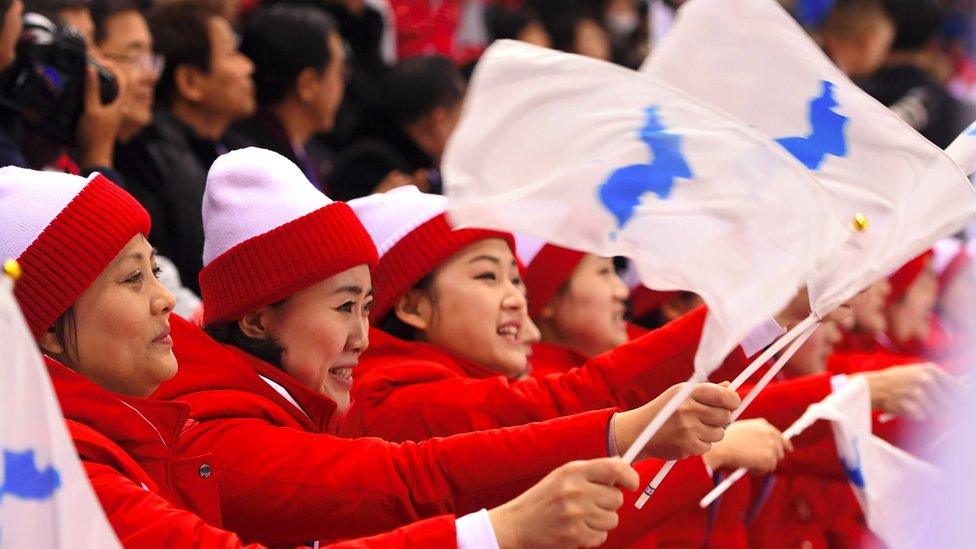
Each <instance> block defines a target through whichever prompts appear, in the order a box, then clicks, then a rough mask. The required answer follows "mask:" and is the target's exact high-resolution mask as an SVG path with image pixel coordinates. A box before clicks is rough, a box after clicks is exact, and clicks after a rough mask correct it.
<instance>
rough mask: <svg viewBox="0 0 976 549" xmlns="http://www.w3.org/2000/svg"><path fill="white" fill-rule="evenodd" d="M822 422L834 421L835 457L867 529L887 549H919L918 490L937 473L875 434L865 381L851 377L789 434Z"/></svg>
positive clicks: (921, 511) (920, 509) (809, 410)
mask: <svg viewBox="0 0 976 549" xmlns="http://www.w3.org/2000/svg"><path fill="white" fill-rule="evenodd" d="M818 420H827V421H830V422H831V424H830V426H831V428H832V429H833V431H834V442H835V443H836V444H837V454H838V455H839V456H840V460H841V465H842V466H843V468H844V472H845V473H846V475H847V482H848V483H849V484H850V486H851V490H853V492H854V495H855V496H856V497H857V500H858V503H860V505H861V509H862V510H863V511H864V516H865V518H866V519H867V523H868V528H869V529H870V530H871V531H872V532H874V534H875V535H877V536H878V537H879V538H881V540H882V541H884V542H885V544H886V545H887V546H889V547H892V548H895V549H899V548H902V547H905V548H907V547H921V546H923V544H924V540H923V539H922V538H921V535H922V534H923V533H924V530H923V529H922V528H921V523H922V522H923V520H922V519H923V517H925V516H926V510H925V506H924V505H923V502H922V501H920V499H921V498H920V491H919V490H918V487H919V486H927V485H931V484H932V483H933V481H935V480H936V479H937V478H939V476H938V475H939V472H938V470H937V469H936V468H935V467H933V466H932V465H931V464H929V463H927V462H925V461H922V460H920V459H918V458H916V457H914V456H912V455H911V454H909V453H907V452H905V451H904V450H902V449H900V448H898V447H896V446H892V445H891V444H889V443H888V442H886V441H885V440H883V439H881V438H878V437H876V436H874V435H873V434H872V433H871V393H870V390H869V389H868V384H867V381H865V380H864V378H862V377H852V378H850V379H849V381H848V382H847V383H846V384H845V385H844V386H843V387H842V388H841V389H839V390H837V391H834V392H833V393H832V394H831V395H830V396H828V397H827V398H825V399H824V400H822V401H821V402H818V403H816V404H811V405H810V407H809V408H807V410H806V412H804V413H803V415H802V416H801V417H800V418H799V419H798V420H797V421H796V423H794V424H793V425H792V426H791V427H790V428H789V429H788V430H787V431H789V432H790V433H791V435H792V436H796V435H797V434H799V433H801V432H803V431H804V430H805V429H806V428H807V427H809V426H810V425H813V424H814V423H815V422H816V421H818Z"/></svg>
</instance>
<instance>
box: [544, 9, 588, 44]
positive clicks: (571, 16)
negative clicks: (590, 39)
mask: <svg viewBox="0 0 976 549" xmlns="http://www.w3.org/2000/svg"><path fill="white" fill-rule="evenodd" d="M586 19H593V18H592V17H590V16H589V15H586V14H585V13H583V12H581V11H566V12H563V13H561V14H559V15H558V16H556V17H554V18H553V19H552V20H551V21H550V23H549V25H548V30H549V36H551V37H552V47H553V49H557V50H559V51H565V52H569V53H575V51H576V29H577V28H578V27H579V24H580V22H582V21H584V20H586ZM594 21H595V19H594Z"/></svg>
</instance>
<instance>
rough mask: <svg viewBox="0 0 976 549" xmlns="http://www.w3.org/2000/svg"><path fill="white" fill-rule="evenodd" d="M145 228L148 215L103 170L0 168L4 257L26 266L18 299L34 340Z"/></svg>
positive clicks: (1, 253) (0, 250) (0, 243)
mask: <svg viewBox="0 0 976 549" xmlns="http://www.w3.org/2000/svg"><path fill="white" fill-rule="evenodd" d="M140 233H141V234H143V235H148V234H149V214H147V213H146V210H145V209H143V207H142V206H140V205H139V203H138V202H136V200H135V199H134V198H132V196H130V195H129V194H128V193H126V192H125V191H123V190H122V189H120V188H119V187H117V186H116V185H115V184H114V183H112V182H111V181H109V180H108V179H106V178H105V177H104V176H103V175H101V174H93V175H92V177H90V178H88V179H85V178H83V177H78V176H76V175H70V174H64V173H56V172H38V171H34V170H25V169H22V168H16V167H12V166H10V167H6V168H2V169H0V259H2V258H16V259H17V261H18V262H19V263H20V267H21V271H22V273H23V274H22V275H21V277H20V279H19V280H18V281H17V284H16V286H15V287H14V296H15V297H16V298H17V303H18V304H19V305H20V308H21V310H22V311H23V313H24V317H25V318H26V319H27V324H28V326H29V327H30V331H31V334H33V336H34V337H35V338H39V337H40V336H41V335H42V334H43V333H44V332H45V331H47V330H48V328H50V327H51V325H52V324H54V321H55V320H57V319H58V317H60V316H61V315H62V314H63V313H64V312H65V311H67V310H68V308H69V307H71V306H72V305H73V304H74V303H75V302H76V301H78V298H79V297H81V294H83V293H84V292H85V290H86V289H88V287H89V286H90V285H91V283H92V282H94V281H95V279H96V278H98V276H99V275H100V274H101V273H102V271H104V270H105V268H106V267H107V266H108V265H109V264H110V263H111V262H112V260H114V259H115V257H116V256H117V255H118V254H119V252H120V251H121V250H122V248H124V247H125V245H126V244H128V243H129V241H130V240H132V237H133V236H135V235H137V234H140Z"/></svg>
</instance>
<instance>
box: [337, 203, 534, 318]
mask: <svg viewBox="0 0 976 549" xmlns="http://www.w3.org/2000/svg"><path fill="white" fill-rule="evenodd" d="M349 205H350V206H352V209H353V210H354V211H355V212H356V215H357V216H359V219H360V220H361V221H362V222H363V225H365V226H366V230H367V231H369V234H370V236H372V237H373V242H374V243H375V244H376V249H377V251H378V252H379V254H380V260H379V263H377V265H376V269H374V270H373V310H372V312H371V313H370V315H369V320H370V322H372V323H373V324H374V325H375V324H378V323H380V322H382V321H383V319H384V318H385V317H386V315H387V313H389V312H390V310H391V309H392V308H393V306H394V305H396V302H397V301H398V300H399V299H400V297H402V296H403V295H404V294H406V293H407V291H409V290H410V288H413V287H414V285H415V284H417V282H420V280H421V279H423V278H424V277H425V276H427V275H428V274H429V273H430V272H431V271H433V270H434V269H436V268H437V267H439V266H440V265H441V264H443V263H444V262H445V261H447V260H448V259H450V258H451V256H453V255H454V254H456V253H457V252H459V251H461V250H462V249H463V248H464V247H465V246H468V245H469V244H472V243H474V242H477V241H479V240H484V239H486V238H501V239H503V240H505V241H506V242H507V243H508V246H509V247H510V248H511V249H512V253H513V254H514V253H515V240H514V238H513V237H512V234H511V233H505V232H500V231H492V230H487V229H453V228H451V226H450V224H449V223H448V220H447V216H446V213H445V212H446V211H447V199H446V198H444V197H443V196H438V195H432V194H425V193H422V192H420V191H419V190H418V189H417V188H416V187H413V186H406V187H399V188H396V189H393V190H392V191H387V192H385V193H379V194H373V195H370V196H367V197H363V198H357V199H355V200H351V201H350V202H349Z"/></svg>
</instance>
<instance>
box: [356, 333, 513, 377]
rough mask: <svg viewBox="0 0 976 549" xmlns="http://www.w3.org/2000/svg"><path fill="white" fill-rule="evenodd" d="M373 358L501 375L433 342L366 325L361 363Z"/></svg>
mask: <svg viewBox="0 0 976 549" xmlns="http://www.w3.org/2000/svg"><path fill="white" fill-rule="evenodd" d="M373 359H380V360H383V361H388V360H410V359H419V360H424V361H428V362H436V363H437V364H439V365H440V366H443V367H446V368H448V369H450V370H454V371H455V372H457V373H460V374H462V375H464V376H466V377H471V378H475V379H483V378H492V377H497V376H499V375H501V374H499V373H498V372H495V371H493V370H490V369H488V368H486V367H484V366H482V365H481V364H478V363H476V362H473V361H471V360H468V359H466V358H462V357H459V356H457V355H456V354H454V353H451V352H449V351H446V350H444V349H441V348H440V347H438V346H436V345H432V344H430V343H423V342H419V341H404V340H402V339H400V338H398V337H395V336H392V335H390V334H388V333H386V332H384V331H383V330H380V329H377V328H373V327H370V329H369V348H368V349H367V350H366V352H365V353H363V359H362V360H361V362H363V361H367V362H372V360H373Z"/></svg>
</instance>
